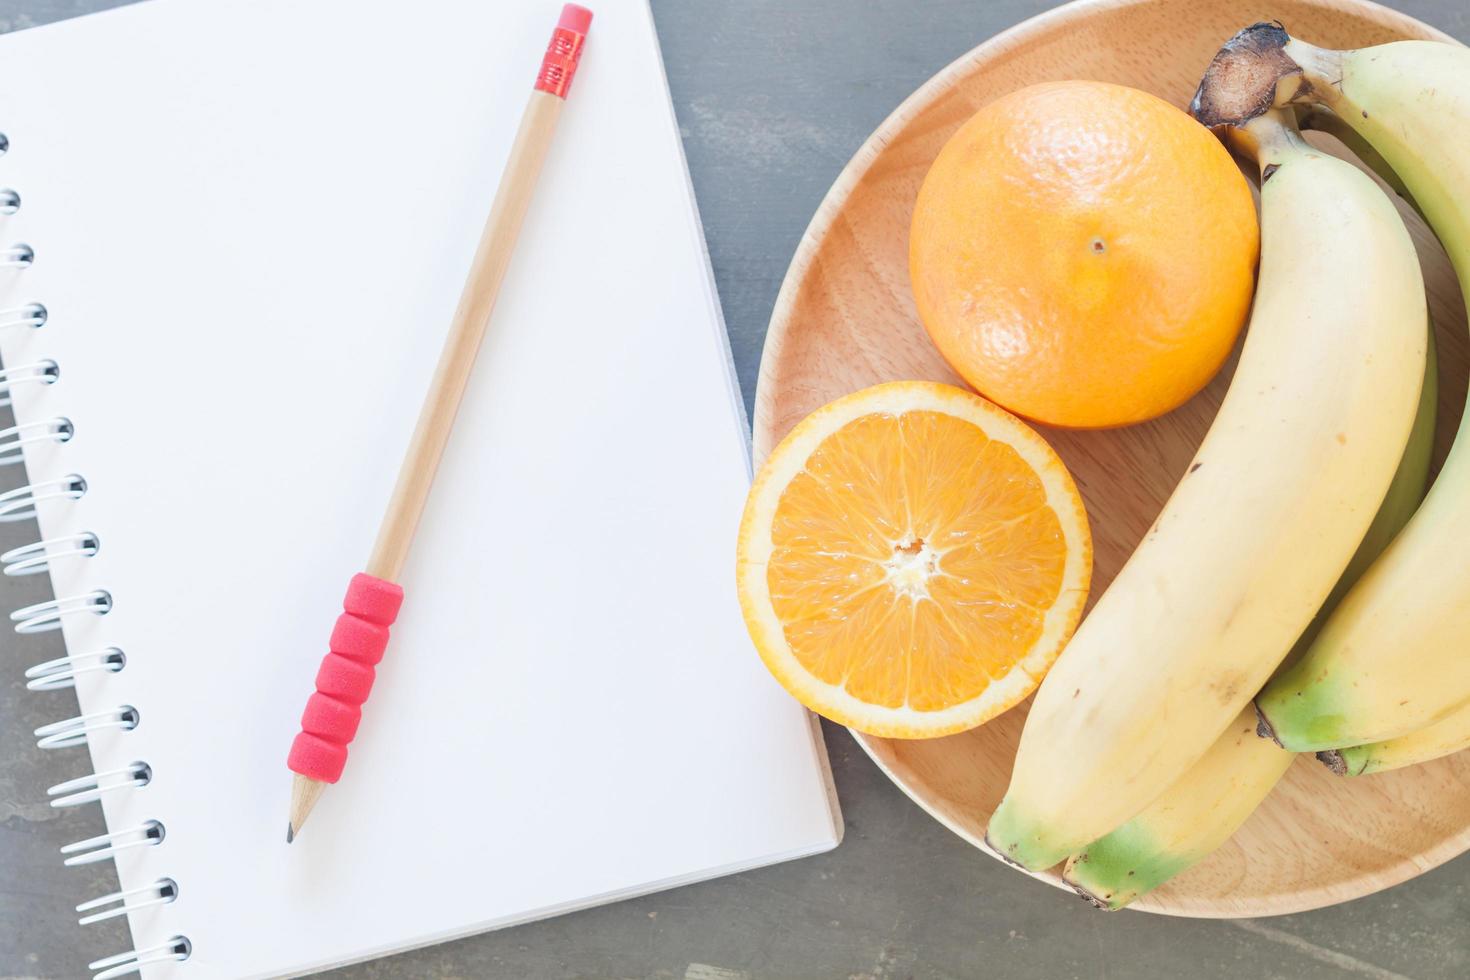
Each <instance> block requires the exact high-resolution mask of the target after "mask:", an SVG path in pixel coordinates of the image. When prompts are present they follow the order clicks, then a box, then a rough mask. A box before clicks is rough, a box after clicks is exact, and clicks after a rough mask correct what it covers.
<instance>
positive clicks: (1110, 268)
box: [909, 81, 1260, 428]
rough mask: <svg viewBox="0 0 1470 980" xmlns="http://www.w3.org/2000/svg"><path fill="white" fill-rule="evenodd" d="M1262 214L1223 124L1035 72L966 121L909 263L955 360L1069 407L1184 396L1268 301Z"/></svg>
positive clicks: (1141, 412) (987, 380) (931, 192)
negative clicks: (1223, 138) (1259, 290)
mask: <svg viewBox="0 0 1470 980" xmlns="http://www.w3.org/2000/svg"><path fill="white" fill-rule="evenodd" d="M1259 246H1260V231H1259V229H1258V227H1257V224H1256V212H1255V205H1254V203H1253V201H1252V199H1251V191H1250V186H1249V185H1248V184H1247V183H1246V180H1245V178H1244V176H1242V174H1241V172H1240V170H1239V169H1238V168H1237V167H1236V166H1235V163H1234V161H1233V160H1232V159H1231V158H1230V154H1229V153H1228V152H1226V150H1225V148H1224V147H1223V146H1222V145H1221V144H1220V142H1219V141H1218V140H1217V139H1216V138H1215V137H1214V135H1213V134H1211V133H1210V132H1209V131H1208V130H1206V129H1205V128H1204V127H1203V126H1201V125H1199V123H1197V122H1195V121H1194V120H1193V119H1191V118H1190V117H1189V116H1187V115H1186V114H1185V113H1184V112H1182V111H1181V110H1179V109H1177V108H1175V107H1174V106H1172V105H1170V104H1169V103H1167V102H1165V101H1164V100H1162V99H1160V98H1157V97H1155V96H1153V95H1150V94H1148V93H1147V92H1140V91H1138V90H1137V89H1132V88H1127V87H1124V86H1121V85H1111V84H1108V83H1105V82H1080V81H1075V82H1051V83H1046V84H1042V85H1033V86H1031V87H1029V88H1025V89H1021V90H1020V91H1018V92H1013V93H1011V94H1010V95H1007V96H1004V97H1002V98H1000V99H997V100H996V101H994V102H992V103H990V104H989V105H988V106H986V107H985V108H983V109H981V110H980V111H979V112H978V113H976V114H975V116H974V117H973V118H971V119H970V121H969V122H967V123H965V125H964V126H962V127H961V128H960V130H959V131H958V132H957V133H955V135H954V136H953V137H952V138H951V139H950V141H949V142H948V143H947V144H946V145H945V147H944V148H943V150H941V151H940V153H939V157H938V159H936V160H935V161H934V165H933V167H931V168H930V170H929V173H928V176H927V177H925V178H924V185H923V187H922V188H921V189H920V190H919V199H918V203H917V205H916V206H915V209H914V218H913V227H912V230H911V235H910V239H909V272H910V275H911V277H912V280H913V287H914V299H915V300H916V301H917V304H918V310H919V316H920V318H921V319H922V320H923V322H924V326H925V328H927V330H928V331H929V335H930V336H931V337H932V338H933V339H934V343H935V344H936V345H938V347H939V350H940V351H941V352H942V353H943V354H944V356H945V358H946V360H948V361H949V363H950V365H951V366H952V367H953V368H954V369H955V371H956V372H958V373H959V374H960V376H961V377H963V378H964V379H965V380H966V381H968V382H969V383H970V384H971V385H972V386H974V387H975V388H976V389H977V390H978V391H980V392H981V393H982V394H984V395H985V396H986V397H988V398H990V399H992V400H993V401H996V402H999V403H1000V404H1002V405H1004V406H1005V407H1006V408H1008V409H1010V410H1011V411H1013V412H1017V413H1019V414H1021V415H1025V416H1027V417H1029V418H1032V419H1036V420H1038V421H1041V422H1046V423H1049V424H1051V425H1058V426H1068V427H1073V428H1101V427H1106V426H1117V425H1128V424H1131V423H1134V422H1142V421H1144V420H1145V419H1150V418H1153V417H1155V416H1157V415H1162V414H1163V413H1165V412H1167V411H1169V410H1170V409H1173V408H1176V407H1178V406H1179V405H1180V404H1182V403H1183V402H1184V401H1186V400H1188V399H1189V397H1190V396H1192V395H1193V394H1194V393H1195V392H1197V391H1199V389H1200V388H1202V387H1204V385H1205V384H1206V383H1207V382H1208V381H1209V380H1210V378H1211V377H1212V376H1213V375H1214V374H1215V372H1216V371H1218V370H1219V368H1220V365H1221V364H1222V363H1224V361H1225V358H1226V356H1227V355H1228V354H1229V353H1230V349H1231V347H1232V346H1233V345H1234V343H1235V338H1236V335H1237V334H1238V333H1239V331H1240V328H1241V326H1242V324H1243V323H1244V322H1245V318H1246V315H1247V313H1248V312H1249V309H1250V302H1251V292H1252V288H1253V282H1254V271H1255V265H1256V256H1257V251H1258V249H1259Z"/></svg>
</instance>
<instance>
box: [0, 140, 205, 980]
mask: <svg viewBox="0 0 1470 980" xmlns="http://www.w3.org/2000/svg"><path fill="white" fill-rule="evenodd" d="M9 150H10V139H9V138H8V137H7V136H6V135H5V134H4V133H0V156H3V155H4V154H5V153H7V152H9ZM20 206H21V195H20V192H19V191H17V190H15V189H14V188H11V187H0V216H4V215H11V214H15V213H16V212H17V211H19V210H20ZM35 261H36V250H35V249H34V248H32V247H31V246H30V245H27V244H25V243H24V242H13V243H11V244H9V245H4V246H0V270H3V269H6V268H8V269H9V270H10V271H11V272H12V273H16V274H18V273H20V272H22V271H24V270H25V269H26V268H28V267H29V266H30V265H32V264H33V263H34V262H35ZM49 317H50V313H49V312H48V311H47V309H46V307H45V306H44V305H43V304H41V303H38V302H30V303H24V304H22V305H20V306H14V307H9V308H6V309H0V331H7V330H11V329H15V328H20V327H29V328H32V329H38V328H40V327H43V326H45V325H46V321H47V319H48V318H49ZM60 377H61V367H60V365H58V364H57V363H56V362H55V361H53V360H49V359H46V360H38V361H35V362H33V363H30V364H24V365H19V366H16V367H7V368H0V408H3V407H5V406H8V405H10V404H12V393H13V392H14V391H15V389H17V388H19V387H21V386H23V385H51V384H55V383H56V381H57V380H58V379H59V378H60ZM75 433H76V428H75V426H73V425H72V423H71V420H70V419H67V418H61V417H58V418H53V419H48V420H46V421H43V422H30V423H20V422H17V424H15V425H12V426H10V427H9V428H6V429H0V466H8V465H12V464H15V463H21V462H23V461H24V459H25V447H26V446H27V445H30V444H32V443H40V442H53V443H65V442H68V441H70V440H71V438H72V436H73V435H75ZM86 493H87V481H86V480H85V479H83V478H82V477H81V476H80V475H78V474H76V473H72V474H69V475H67V476H62V477H57V478H55V479H51V480H44V481H40V482H36V483H31V484H27V485H26V486H23V487H17V488H16V489H14V490H9V491H6V492H5V493H0V523H11V522H15V521H24V520H30V519H31V518H33V517H35V516H36V513H37V508H38V505H40V504H42V503H44V502H46V501H53V500H56V501H59V500H73V501H74V500H80V499H81V498H82V497H83V496H85V495H86ZM100 547H101V540H100V539H99V538H98V537H97V535H96V534H93V533H92V532H90V531H81V532H77V533H74V534H68V535H64V536H60V537H54V538H44V539H42V540H39V541H35V542H33V543H31V544H27V545H22V546H20V547H18V548H12V549H10V550H9V551H6V552H4V553H3V554H0V570H3V572H4V573H5V574H6V575H8V576H12V577H15V576H24V575H38V574H41V573H42V572H48V571H50V569H51V567H52V564H53V563H54V562H57V561H61V560H64V559H80V558H89V557H91V556H92V555H95V554H96V553H97V550H98V548H100ZM111 609H112V596H111V594H109V593H108V592H107V591H105V590H103V589H94V590H92V591H90V592H86V593H83V594H80V595H73V596H66V597H57V598H54V599H49V600H47V601H45V602H38V603H35V604H33V605H30V606H26V607H25V608H23V609H17V610H16V611H15V612H13V613H11V614H10V620H11V623H12V625H13V627H14V629H15V631H16V632H17V633H21V634H27V633H44V632H49V631H51V630H56V629H60V628H61V625H62V623H63V621H65V620H66V619H67V618H69V617H72V616H81V615H98V616H101V615H104V614H106V613H107V612H109V611H110V610H111ZM126 666H127V656H126V655H125V654H124V653H123V651H122V650H120V649H119V648H117V647H114V646H107V647H102V648H101V649H98V650H93V651H90V652H87V653H79V654H69V655H67V656H65V657H58V658H56V659H54V660H48V661H46V662H45V663H41V664H37V665H36V666H34V667H31V668H30V669H29V670H27V671H26V672H25V678H26V688H27V689H28V690H32V691H54V690H60V689H63V688H68V687H74V686H76V683H77V678H78V677H80V676H81V675H83V674H89V673H117V672H118V671H121V670H123V669H125V668H126ZM141 718H142V716H141V715H140V713H139V712H138V709H137V708H134V707H133V706H132V705H119V706H118V707H116V708H112V709H109V710H107V711H97V712H93V713H91V714H85V715H78V716H77V717H75V718H67V719H65V720H63V721H58V722H53V723H52V724H49V725H42V726H41V727H40V728H38V729H36V733H35V734H36V745H37V747H38V748H42V749H65V748H72V747H74V746H79V745H85V744H86V743H87V741H88V740H89V739H90V738H91V736H92V735H93V734H94V733H97V732H102V731H109V730H115V731H119V732H127V731H131V730H132V729H134V728H136V727H138V723H139V721H140V720H141ZM152 779H153V769H152V767H151V766H149V765H148V763H146V762H142V761H137V762H132V763H129V764H128V765H126V766H123V767H121V768H118V769H112V770H109V771H107V772H92V773H88V774H87V775H85V776H81V777H78V778H76V779H70V780H67V781H66V782H63V783H58V784H56V785H55V786H52V787H50V788H49V789H47V790H46V795H47V796H48V797H49V798H50V802H51V805H52V806H53V807H57V808H65V807H75V806H83V805H85V804H88V803H93V802H96V801H97V800H100V799H101V798H102V797H103V796H105V795H107V794H109V793H116V792H120V791H124V790H137V789H140V788H142V787H144V786H147V785H148V783H149V782H150V781H152ZM164 836H165V831H164V826H163V823H162V822H161V821H159V820H147V821H145V822H143V823H142V824H140V825H138V826H137V827H133V828H131V829H129V830H122V831H117V832H115V833H110V834H103V835H101V836H99V837H91V838H88V839H87V840H81V841H77V842H75V843H72V844H68V845H66V846H65V847H63V848H62V849H61V853H62V855H63V856H64V858H65V860H64V863H65V864H66V865H67V866H76V865H84V864H92V863H95V862H98V861H105V860H108V859H110V858H112V857H113V856H114V855H116V854H117V853H118V852H119V851H124V850H128V849H129V848H135V847H157V846H158V845H159V844H161V843H162V842H163V839H164ZM178 895H179V886H178V883H177V882H175V881H174V880H173V879H172V878H159V879H157V880H155V881H154V882H152V883H151V884H148V885H145V886H143V887H142V888H133V889H130V890H128V891H117V892H113V893H112V894H110V895H103V896H102V897H100V898H95V899H93V900H91V901H88V902H83V903H82V904H81V905H78V906H77V907H76V909H77V912H78V913H82V914H81V917H80V918H79V919H78V920H77V921H78V923H79V924H81V925H89V924H91V923H93V922H102V921H104V920H107V919H112V918H115V917H117V916H122V915H127V914H128V913H129V912H133V911H137V910H138V909H144V908H149V907H152V906H157V905H167V904H169V903H171V902H173V901H175V900H176V899H177V898H178ZM193 948H194V947H193V944H192V943H191V942H190V941H189V938H188V937H187V936H179V935H176V936H171V937H169V938H168V939H167V940H165V941H164V942H161V943H158V944H157V945H154V946H148V947H145V948H140V949H131V950H128V951H127V952H125V953H119V954H117V955H116V956H108V957H105V958H103V959H100V960H97V961H95V962H93V963H91V964H89V968H90V969H92V970H94V971H97V972H96V973H95V974H94V976H93V980H113V978H115V977H123V976H127V975H129V974H133V973H138V972H141V971H142V970H143V968H144V967H146V966H148V965H149V964H151V963H162V962H165V961H169V960H175V961H179V960H187V959H188V958H189V955H190V954H191V953H192V952H193Z"/></svg>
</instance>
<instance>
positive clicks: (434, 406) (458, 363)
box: [286, 4, 592, 843]
mask: <svg viewBox="0 0 1470 980" xmlns="http://www.w3.org/2000/svg"><path fill="white" fill-rule="evenodd" d="M591 22H592V13H591V11H589V10H587V9H586V8H584V7H579V6H577V5H576V4H567V5H566V6H565V7H564V8H563V9H562V13H561V19H560V20H559V21H558V23H557V27H556V30H555V31H554V32H553V34H552V39H551V43H550V45H549V46H548V48H547V51H546V55H545V57H544V59H543V60H542V63H541V70H540V72H539V73H538V75H537V77H536V83H535V87H534V89H533V90H532V92H531V99H530V102H529V104H528V105H527V106H526V111H525V114H524V115H523V116H522V117H521V123H520V128H519V130H518V131H517V133H516V137H515V143H514V144H513V146H512V147H511V151H510V158H509V160H508V161H507V163H506V166H505V171H504V174H503V175H502V177H501V180H500V186H499V188H498V189H497V190H496V192H495V201H494V203H493V204H492V205H491V207H490V215H489V217H488V218H487V219H486V221H485V229H484V231H483V232H482V233H481V235H480V243H479V246H478V248H477V249H476V250H475V257H474V261H473V263H472V264H471V266H470V272H469V277H468V278H467V280H466V281H465V285H464V291H463V292H462V293H461V295H460V300H459V306H458V307H457V308H456V310H455V312H454V318H453V320H452V321H451V323H450V327H449V336H448V338H447V339H446V340H445V342H444V349H443V351H442V353H441V354H440V355H439V364H438V367H437V368H436V369H435V371H434V377H433V380H432V381H431V382H430V384H429V391H428V394H427V396H426V397H425V398H424V403H423V408H422V409H421V410H420V412H419V418H418V424H417V425H416V426H415V428H414V432H413V437H412V439H411V440H410V441H409V445H408V451H407V453H405V455H404V458H403V465H402V467H401V468H400V469H399V471H398V481H397V484H396V486H395V487H394V488H393V495H392V497H391V498H390V499H389V501H388V508H387V511H386V513H384V515H383V521H382V523H381V525H380V526H379V528H378V537H377V541H376V543H375V544H374V545H373V550H372V555H371V557H370V558H369V559H368V563H367V567H366V568H365V569H364V575H365V576H366V577H370V578H371V579H372V580H376V582H377V583H379V584H383V585H386V586H388V587H390V588H395V589H396V588H397V587H396V585H394V584H393V583H396V582H397V581H398V577H399V575H400V574H401V573H402V571H403V565H404V562H405V561H406V560H407V558H408V552H409V548H410V547H411V545H412V544H413V537H414V532H415V531H416V530H417V528H418V524H419V518H420V517H421V516H422V515H423V512H424V506H425V504H426V503H427V501H428V498H429V490H430V488H431V487H432V485H433V482H434V474H435V473H436V471H437V470H438V468H439V461H440V459H441V458H442V457H443V454H444V446H445V444H446V443H447V442H448V440H449V433H450V430H451V429H452V428H453V426H454V418H455V415H456V414H457V413H458V411H459V405H460V401H461V400H462V398H463V396H464V391H465V387H466V386H467V385H468V384H469V379H470V371H471V369H472V368H473V367H474V363H475V355H476V353H477V352H478V351H479V349H480V342H481V341H482V340H483V338H484V336H485V330H486V327H487V326H488V324H489V322H490V315H491V313H492V311H493V310H494V308H495V300H496V297H497V296H498V295H499V293H500V287H501V284H502V282H503V281H504V279H505V273H506V269H507V267H508V266H509V265H510V259H511V254H512V252H513V251H514V250H515V244H516V239H517V238H518V237H519V234H520V230H521V224H522V222H523V221H524V220H525V217H526V210H527V208H528V207H529V206H530V203H531V195H532V193H533V192H534V190H535V188H536V183H537V178H538V177H539V176H540V174H541V167H542V164H543V162H544V161H545V159H546V153H547V150H548V149H549V148H550V146H551V139H552V136H553V134H554V133H555V131H556V124H557V119H558V117H559V116H560V115H561V109H562V105H563V103H564V102H565V101H566V96H567V92H568V91H569V89H570V86H571V81H572V76H573V74H574V73H575V71H576V67H577V62H578V59H579V58H580V56H581V51H582V46H583V43H584V41H585V39H586V35H587V30H588V28H589V26H590V25H591ZM363 577H364V576H359V577H358V578H363ZM357 584H358V583H357V581H356V580H354V586H356V585H357ZM397 594H398V597H399V598H400V599H401V594H402V593H401V590H399V591H398V593H397ZM352 595H353V593H352V591H351V590H349V602H348V603H347V604H346V605H347V607H348V609H347V613H344V617H343V618H352V619H353V620H354V623H353V624H352V628H355V629H358V630H360V631H361V630H366V631H368V632H369V633H371V632H372V630H373V627H374V626H376V627H377V628H378V629H380V630H381V640H382V643H386V639H387V625H388V623H390V622H391V621H392V618H393V616H395V615H396V613H397V604H396V601H394V603H393V606H392V609H391V611H390V612H388V613H386V614H385V616H386V622H385V621H383V617H377V618H375V617H374V615H373V614H372V613H370V612H366V611H364V610H363V609H359V608H354V604H353V602H352V601H351V600H352ZM364 622H366V623H368V624H369V625H367V626H363V625H362V624H363V623H364ZM340 623H341V621H340V620H339V631H340V630H341V629H342V627H341V625H340ZM373 635H375V636H376V635H377V634H373ZM333 640H334V643H333V648H334V653H332V654H328V660H331V658H332V657H333V656H338V655H341V656H343V657H345V658H346V659H348V660H351V659H353V657H352V653H351V651H336V647H337V646H338V645H342V644H339V642H338V632H334V634H333ZM344 642H345V641H344ZM374 649H375V650H376V654H375V655H372V654H371V651H370V652H369V653H370V655H369V656H368V657H367V658H357V660H358V661H364V659H367V660H371V663H368V664H367V667H366V670H367V674H366V678H367V679H366V684H368V685H370V684H371V680H372V663H375V662H376V657H380V656H381V653H382V651H381V644H379V645H378V646H377V647H375V648H374ZM344 666H346V667H348V668H349V669H350V665H344ZM326 674H327V667H326V664H325V663H324V667H323V673H322V674H319V675H318V682H317V693H316V694H314V695H313V702H315V705H313V703H309V704H308V709H307V713H306V715H304V716H303V719H302V728H303V733H302V734H301V735H298V736H297V742H296V743H295V744H293V747H292V756H291V759H290V760H289V762H288V765H289V766H290V768H291V769H292V770H293V771H294V772H295V776H294V778H293V780H292V787H291V806H290V817H289V822H288V825H287V830H286V840H287V842H288V843H289V842H290V841H292V840H294V839H295V837H296V835H297V834H298V833H300V832H301V827H302V825H303V824H304V823H305V822H306V818H307V816H308V815H309V814H310V813H311V811H312V808H313V807H314V806H316V804H317V801H318V800H320V799H321V796H322V793H323V791H324V790H325V789H326V787H327V786H328V785H329V784H330V783H332V782H335V781H336V779H335V778H333V777H334V774H338V775H339V774H340V769H341V764H342V763H343V762H345V759H346V742H347V741H350V740H351V738H352V735H353V734H355V732H356V728H357V721H358V719H359V718H360V707H361V700H360V699H358V698H357V697H356V696H357V694H358V693H360V694H361V696H362V697H363V698H365V697H366V691H365V690H359V688H358V687H355V686H354V683H353V682H352V681H350V680H349V681H340V682H339V681H335V680H327V681H324V680H323V678H324V677H325V676H326ZM354 700H356V703H355V704H354V703H353V701H354ZM344 718H345V719H347V721H343V720H342V719H344ZM324 719H325V720H324ZM349 721H350V724H349V723H348V722H349ZM324 729H329V730H324ZM344 736H345V737H344ZM324 753H335V754H331V758H330V760H329V761H328V762H327V763H323V762H322V761H321V758H322V756H323V754H324ZM303 769H305V770H307V771H306V772H303V771H302V770H303Z"/></svg>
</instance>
